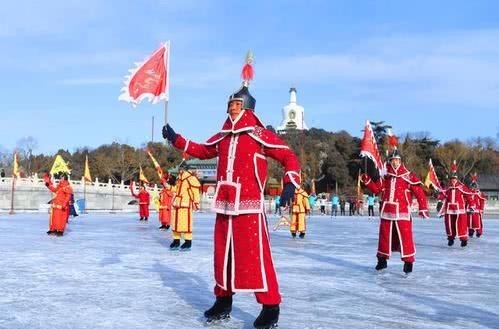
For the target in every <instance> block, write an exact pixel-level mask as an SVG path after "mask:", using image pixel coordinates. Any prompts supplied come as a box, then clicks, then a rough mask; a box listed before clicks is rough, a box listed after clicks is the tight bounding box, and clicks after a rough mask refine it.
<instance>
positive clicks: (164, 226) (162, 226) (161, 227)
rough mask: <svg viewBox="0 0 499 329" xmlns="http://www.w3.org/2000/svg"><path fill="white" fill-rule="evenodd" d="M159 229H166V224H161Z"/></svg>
mask: <svg viewBox="0 0 499 329" xmlns="http://www.w3.org/2000/svg"><path fill="white" fill-rule="evenodd" d="M158 229H160V230H166V225H161V226H160V227H158Z"/></svg>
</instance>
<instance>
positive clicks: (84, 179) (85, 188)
mask: <svg viewBox="0 0 499 329" xmlns="http://www.w3.org/2000/svg"><path fill="white" fill-rule="evenodd" d="M83 213H84V214H86V213H87V179H86V178H85V177H83Z"/></svg>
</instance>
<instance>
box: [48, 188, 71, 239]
mask: <svg viewBox="0 0 499 329" xmlns="http://www.w3.org/2000/svg"><path fill="white" fill-rule="evenodd" d="M46 185H47V188H48V189H49V190H50V191H52V192H54V193H55V196H54V198H53V199H52V202H51V209H50V219H49V231H48V232H47V233H49V234H51V233H57V234H59V235H62V234H63V233H64V230H65V229H66V221H67V218H68V216H69V200H70V199H71V194H73V189H72V188H71V185H69V181H68V180H67V179H65V178H61V180H60V181H59V184H57V186H54V185H53V183H52V181H51V180H50V179H48V178H47V179H46Z"/></svg>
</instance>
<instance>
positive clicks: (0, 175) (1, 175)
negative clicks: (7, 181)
mask: <svg viewBox="0 0 499 329" xmlns="http://www.w3.org/2000/svg"><path fill="white" fill-rule="evenodd" d="M0 177H2V178H4V177H5V170H3V168H2V171H0Z"/></svg>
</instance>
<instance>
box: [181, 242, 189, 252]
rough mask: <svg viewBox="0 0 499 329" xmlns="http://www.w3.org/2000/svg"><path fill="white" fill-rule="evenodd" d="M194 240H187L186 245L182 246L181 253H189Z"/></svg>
mask: <svg viewBox="0 0 499 329" xmlns="http://www.w3.org/2000/svg"><path fill="white" fill-rule="evenodd" d="M191 246H192V240H185V241H184V243H182V245H181V246H180V251H189V250H191Z"/></svg>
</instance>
